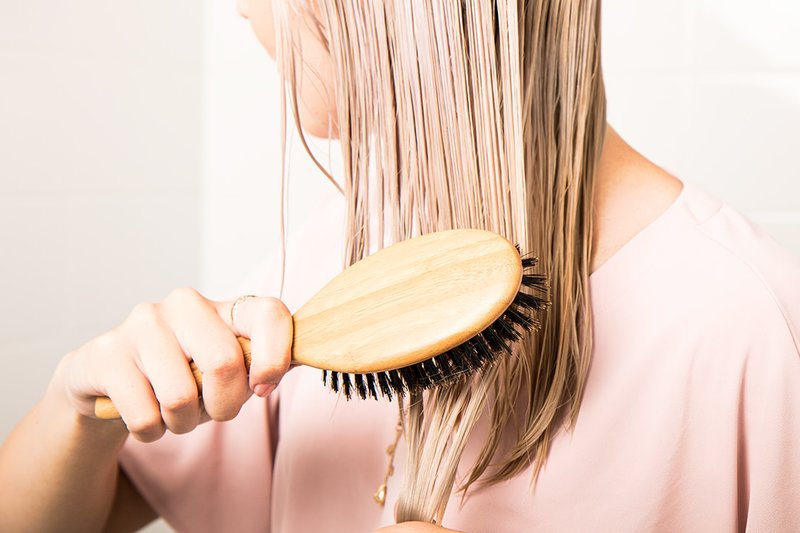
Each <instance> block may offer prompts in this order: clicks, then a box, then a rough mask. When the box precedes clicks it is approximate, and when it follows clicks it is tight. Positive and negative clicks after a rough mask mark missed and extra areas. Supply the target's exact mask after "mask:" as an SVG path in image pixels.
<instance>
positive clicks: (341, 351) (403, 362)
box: [293, 230, 546, 399]
mask: <svg viewBox="0 0 800 533" xmlns="http://www.w3.org/2000/svg"><path fill="white" fill-rule="evenodd" d="M535 266H536V260H535V259H534V258H523V257H521V256H520V253H519V250H518V249H517V247H515V246H514V245H513V244H511V243H510V242H509V241H507V240H506V239H504V238H502V237H500V236H499V235H497V234H495V233H492V232H488V231H482V230H451V231H444V232H437V233H431V234H427V235H424V236H421V237H415V238H413V239H409V240H407V241H403V242H401V243H398V244H395V245H393V246H391V247H388V248H385V249H383V250H381V251H379V252H377V253H375V254H373V255H371V256H369V257H367V258H365V259H364V260H362V261H359V262H358V263H356V264H354V265H352V266H351V267H350V268H348V269H346V270H345V271H344V272H343V273H342V274H340V275H339V276H337V277H336V278H335V279H334V280H332V281H331V282H330V283H329V284H328V285H327V286H325V287H324V288H323V289H322V290H321V291H320V292H319V293H317V295H315V296H314V297H313V298H312V299H311V300H309V302H308V303H306V305H304V306H303V307H302V308H301V309H299V310H298V311H297V313H295V315H294V324H295V328H294V331H295V336H294V344H293V359H294V361H295V362H297V363H302V364H305V365H309V366H314V367H317V368H321V369H325V370H324V371H323V381H324V382H325V383H326V385H328V386H330V387H331V388H332V389H333V390H334V391H337V392H339V391H341V392H343V393H344V395H345V396H346V397H347V398H351V397H353V396H358V397H361V398H368V397H372V398H375V399H377V398H378V397H380V396H385V397H388V398H391V397H392V396H394V395H402V394H405V393H407V392H409V391H412V390H424V389H427V388H430V387H432V386H437V385H442V384H446V383H448V382H452V381H454V380H458V379H461V378H462V377H463V376H465V375H469V374H471V373H473V372H476V371H478V370H479V369H481V368H483V367H485V366H486V365H488V364H490V363H491V362H492V361H494V360H496V358H497V357H500V356H503V355H504V354H507V353H509V352H510V351H511V347H512V345H513V344H514V343H515V342H517V341H519V340H521V339H522V338H523V337H524V335H525V333H526V332H527V331H529V330H531V329H533V328H534V327H536V326H537V324H538V321H537V318H536V314H537V313H538V312H539V311H541V310H542V309H544V307H545V306H546V302H545V299H544V294H545V292H546V282H545V279H544V277H543V276H541V275H539V274H536V273H534V272H533V269H534V268H535Z"/></svg>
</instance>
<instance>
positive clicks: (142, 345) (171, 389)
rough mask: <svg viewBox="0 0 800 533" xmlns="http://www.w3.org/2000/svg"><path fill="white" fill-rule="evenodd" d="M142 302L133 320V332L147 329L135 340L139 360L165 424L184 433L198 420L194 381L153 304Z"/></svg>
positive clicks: (177, 345)
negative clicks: (137, 315)
mask: <svg viewBox="0 0 800 533" xmlns="http://www.w3.org/2000/svg"><path fill="white" fill-rule="evenodd" d="M145 305H146V307H145V310H143V311H140V312H139V314H140V315H141V316H140V317H138V319H137V320H138V322H139V324H137V325H138V326H139V328H137V331H141V330H146V331H147V332H148V334H147V335H139V336H138V338H137V339H136V344H137V348H138V352H139V361H140V364H141V367H142V370H143V372H144V374H145V375H146V376H148V377H149V379H150V384H151V386H152V388H153V391H154V393H155V397H156V399H157V400H158V404H159V406H160V410H161V418H162V419H163V420H164V423H165V424H166V427H167V428H168V429H169V430H170V431H171V432H173V433H177V434H180V433H187V432H189V431H191V430H193V429H194V428H195V427H197V425H198V424H199V423H200V400H199V391H198V388H197V383H196V382H195V379H194V376H193V375H192V372H191V370H190V368H189V363H188V360H187V358H186V355H185V354H184V352H183V349H182V347H181V345H180V343H179V342H178V339H177V338H176V337H175V335H174V333H173V332H172V331H171V330H170V329H169V328H168V327H167V325H166V324H165V323H164V321H163V320H162V319H161V317H160V315H159V313H158V312H157V310H156V306H153V305H151V304H145ZM143 322H144V323H143Z"/></svg>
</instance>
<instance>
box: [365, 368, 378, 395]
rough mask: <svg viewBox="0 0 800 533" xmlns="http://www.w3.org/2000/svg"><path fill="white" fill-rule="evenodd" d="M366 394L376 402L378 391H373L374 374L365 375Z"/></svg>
mask: <svg viewBox="0 0 800 533" xmlns="http://www.w3.org/2000/svg"><path fill="white" fill-rule="evenodd" d="M367 392H369V395H370V396H372V397H373V398H375V399H376V400H377V399H378V391H377V390H375V374H367Z"/></svg>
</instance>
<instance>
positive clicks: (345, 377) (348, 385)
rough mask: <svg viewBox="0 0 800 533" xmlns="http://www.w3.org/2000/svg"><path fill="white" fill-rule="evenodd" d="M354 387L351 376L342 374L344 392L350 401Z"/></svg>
mask: <svg viewBox="0 0 800 533" xmlns="http://www.w3.org/2000/svg"><path fill="white" fill-rule="evenodd" d="M352 387H353V385H352V384H351V383H350V374H348V373H346V372H342V390H344V396H345V398H347V399H348V400H349V399H350V396H351V395H352Z"/></svg>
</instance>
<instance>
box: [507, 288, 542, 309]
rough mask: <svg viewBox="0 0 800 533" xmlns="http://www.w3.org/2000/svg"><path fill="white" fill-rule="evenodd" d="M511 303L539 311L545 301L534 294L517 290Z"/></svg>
mask: <svg viewBox="0 0 800 533" xmlns="http://www.w3.org/2000/svg"><path fill="white" fill-rule="evenodd" d="M513 303H515V304H517V305H520V306H522V307H525V308H527V309H531V310H533V311H541V310H542V308H544V306H545V303H546V302H545V300H544V299H542V298H539V297H537V296H534V295H532V294H527V293H524V292H518V293H517V295H516V296H515V297H514V302H513Z"/></svg>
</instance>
